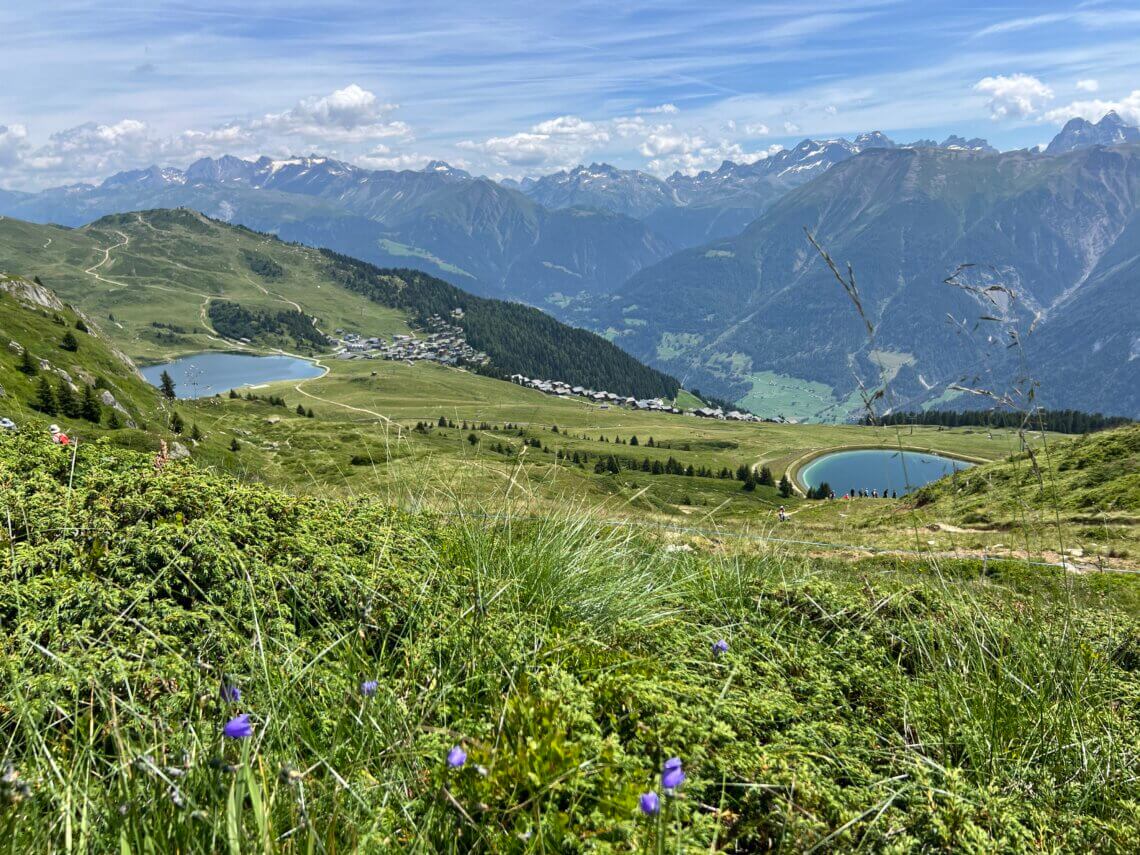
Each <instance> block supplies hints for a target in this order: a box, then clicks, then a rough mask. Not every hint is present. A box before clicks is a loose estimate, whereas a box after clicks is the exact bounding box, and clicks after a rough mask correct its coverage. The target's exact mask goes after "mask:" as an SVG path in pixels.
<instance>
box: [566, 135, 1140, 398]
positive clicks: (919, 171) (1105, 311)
mask: <svg viewBox="0 0 1140 855" xmlns="http://www.w3.org/2000/svg"><path fill="white" fill-rule="evenodd" d="M1138 209H1140V146H1134V147H1130V148H1127V149H1123V150H1114V149H1113V150H1106V149H1100V148H1093V149H1082V150H1078V151H1076V152H1073V153H1070V154H1068V155H1064V156H1060V157H1056V158H1047V157H1041V156H1039V155H1035V154H1033V153H1030V152H1011V153H1008V154H1003V155H988V154H983V153H982V152H980V151H966V150H955V149H952V148H945V149H944V148H941V147H939V148H925V147H919V148H909V147H908V148H898V149H887V148H882V149H876V150H867V151H864V152H862V153H861V154H859V155H858V156H855V157H850V158H847V159H846V160H844V161H842V162H841V163H838V164H836V165H834V166H833V167H831V168H830V169H828V170H826V171H825V172H823V174H822V175H821V176H820V177H819V178H817V179H816V180H814V181H812V182H810V183H807V184H805V185H803V186H801V187H799V188H797V189H795V190H792V191H791V192H789V193H788V194H787V195H785V196H784V197H783V198H782V199H780V200H779V201H778V202H776V203H775V204H774V205H773V206H772V207H771V208H769V210H768V211H767V212H766V213H765V214H764V215H763V216H762V217H760V218H759V219H758V220H756V221H755V222H754V223H752V225H750V226H749V227H748V228H747V229H746V230H745V231H744V232H743V233H741V234H740V235H738V236H736V237H733V238H730V239H727V240H721V241H716V242H713V243H710V244H708V245H705V246H703V247H700V248H695V249H689V250H686V251H684V252H681V253H678V254H677V255H674V256H672V257H670V258H669V259H666V260H665V261H663V262H661V263H660V264H658V265H655V266H653V267H650V268H647V269H646V270H643V271H641V272H640V273H638V274H637V275H635V276H634V277H633V278H632V279H631V280H630V281H629V283H627V285H626V286H625V287H624V288H622V289H621V290H620V291H619V292H618V294H616V295H615V296H614V297H613V298H612V299H611V300H609V301H607V302H606V303H605V304H604V305H601V306H598V307H596V316H595V317H594V318H593V319H592V320H588V321H587V322H589V323H591V324H593V325H594V326H595V327H596V328H598V329H609V330H611V337H613V338H614V340H615V341H617V342H619V343H620V344H621V345H622V346H623V347H625V348H626V349H628V350H630V351H631V352H632V353H634V354H635V355H637V356H640V357H641V358H643V359H645V360H648V361H650V362H651V363H652V364H655V365H657V366H659V367H661V368H663V369H665V370H668V371H671V372H673V373H674V374H676V375H677V376H680V377H684V378H687V381H688V382H689V383H690V384H691V385H694V386H699V387H700V388H701V389H703V390H705V391H710V392H714V393H716V394H720V395H722V396H725V397H732V398H733V399H741V398H743V397H745V396H747V395H748V394H749V393H750V392H752V391H753V382H754V378H755V377H756V376H757V375H758V373H759V372H764V371H771V372H775V373H776V374H779V375H783V376H785V377H788V378H793V379H795V380H798V381H811V382H815V383H819V384H823V385H824V386H826V387H829V388H830V390H831V398H832V407H833V411H834V412H836V413H843V414H846V413H847V412H849V411H851V410H852V409H854V408H856V406H857V402H858V396H857V394H856V384H857V381H856V379H855V376H856V375H858V376H860V377H861V378H863V380H864V381H865V382H867V383H868V385H874V383H875V382H876V381H877V379H878V377H879V372H880V366H883V370H887V371H888V373H890V374H892V375H893V378H894V379H893V382H892V388H893V390H894V393H895V394H896V395H897V396H898V401H899V402H900V403H901V402H903V401H909V402H911V403H914V402H928V401H932V400H935V399H938V398H940V396H943V395H945V394H946V393H947V388H948V386H949V385H950V384H952V383H961V384H963V385H966V386H969V387H985V388H989V389H993V388H995V387H997V388H998V389H999V390H1004V389H1005V388H1006V387H1008V385H1009V384H1010V383H1011V382H1012V380H1013V379H1014V378H1015V377H1016V376H1017V375H1019V374H1020V373H1022V371H1023V370H1022V368H1021V366H1020V365H1019V364H1017V361H1016V358H1015V355H1016V356H1020V355H1021V354H1023V353H1024V355H1025V356H1026V358H1027V360H1029V361H1028V362H1027V365H1028V370H1029V373H1030V374H1031V375H1032V376H1034V377H1038V378H1039V379H1040V380H1041V381H1042V386H1041V388H1040V389H1039V390H1038V393H1037V394H1038V398H1037V403H1047V404H1049V405H1050V406H1059V407H1064V406H1079V407H1083V408H1089V409H1097V410H1101V411H1104V412H1108V413H1122V414H1128V415H1136V414H1140V316H1138V315H1137V313H1136V310H1135V306H1136V301H1137V291H1136V283H1137V281H1138V278H1137V276H1138V274H1140V261H1138V259H1140V213H1138ZM805 226H806V227H807V228H809V229H810V230H811V231H812V232H813V233H814V234H815V235H816V236H817V237H818V239H819V241H820V243H821V244H822V245H823V246H824V247H825V248H827V249H828V250H829V252H830V253H831V254H832V256H833V257H834V258H835V259H836V261H837V262H838V263H839V264H841V265H842V264H845V263H846V262H847V261H850V262H851V263H852V265H853V267H854V270H855V274H856V277H857V282H858V287H859V291H860V295H861V298H862V303H863V306H864V309H865V311H866V313H867V316H868V319H869V320H870V322H871V323H872V324H873V325H874V327H875V341H874V344H873V345H869V344H868V342H867V330H866V326H865V324H864V322H863V320H861V319H860V318H859V317H858V316H857V314H856V313H855V311H854V309H853V306H852V304H851V301H850V299H849V298H848V296H847V295H846V294H845V293H844V292H843V290H842V289H841V288H840V286H839V284H838V283H837V282H836V281H835V280H834V277H833V276H832V274H831V273H830V271H828V269H827V268H826V267H825V266H824V265H823V263H822V262H821V260H820V259H819V257H818V255H817V254H816V253H815V251H814V250H813V249H812V248H811V246H810V245H809V244H808V242H807V240H806V238H805V236H804V232H803V229H804V227H805ZM963 262H971V263H975V264H976V265H977V266H976V267H973V268H967V269H966V270H965V271H964V272H963V273H962V274H961V276H960V279H961V283H960V284H961V285H962V286H964V287H958V288H956V287H951V286H949V285H946V284H944V283H943V280H944V279H945V278H946V277H947V276H948V275H949V274H950V273H952V272H953V271H954V270H955V269H956V268H957V266H958V265H959V264H961V263H963ZM997 285H1001V286H1003V287H1004V288H1007V289H1008V291H1009V293H1012V294H1013V299H1012V300H1009V299H1007V297H1006V293H1007V292H1005V291H999V290H996V289H994V288H993V287H992V286H997ZM949 318H953V319H955V322H954V323H951V322H950V321H949ZM1011 326H1016V327H1017V328H1018V329H1020V331H1021V336H1022V338H1021V342H1022V344H1023V349H1017V348H1014V349H1013V350H1010V349H1008V345H1010V344H1011V343H1012V340H1011V339H1010V338H1009V336H1008V328H1010V327H1011ZM1031 327H1033V332H1032V334H1029V332H1028V331H1029V329H1030V328H1031ZM872 348H873V349H874V351H875V356H874V358H872V354H871V352H870V351H871V349H872ZM853 396H854V397H853ZM951 396H952V395H951ZM825 397H826V396H825ZM943 400H945V399H943ZM962 403H963V402H962V401H957V402H956V404H958V405H961V404H962ZM968 403H973V404H984V401H974V402H968Z"/></svg>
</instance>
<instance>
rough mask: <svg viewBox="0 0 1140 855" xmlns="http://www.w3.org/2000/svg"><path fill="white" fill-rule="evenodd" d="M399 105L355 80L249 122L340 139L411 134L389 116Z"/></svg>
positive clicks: (269, 128)
mask: <svg viewBox="0 0 1140 855" xmlns="http://www.w3.org/2000/svg"><path fill="white" fill-rule="evenodd" d="M396 107H397V105H395V104H381V103H380V102H379V101H378V100H377V98H376V96H375V95H374V94H373V93H372V92H369V91H368V90H367V89H362V88H361V87H360V86H357V85H356V84H355V83H353V84H350V85H348V86H346V87H344V88H343V89H337V90H336V91H335V92H332V93H330V94H328V95H324V96H321V97H313V98H305V99H303V100H301V101H299V102H298V103H297V104H296V105H295V106H293V107H291V108H289V109H288V110H285V111H284V112H282V113H269V114H267V115H265V116H263V117H262V118H260V119H255V120H253V121H251V122H249V123H248V125H247V126H248V128H249V129H250V130H252V131H270V132H274V133H278V134H284V135H288V136H300V137H308V138H312V139H318V140H335V141H338V142H360V141H366V140H370V139H381V138H388V137H410V136H411V129H410V128H409V127H408V125H407V124H405V123H404V122H401V121H388V120H387V119H386V114H387V113H389V112H391V111H392V110H395V109H396ZM236 124H238V125H241V124H242V123H240V122H239V123H236Z"/></svg>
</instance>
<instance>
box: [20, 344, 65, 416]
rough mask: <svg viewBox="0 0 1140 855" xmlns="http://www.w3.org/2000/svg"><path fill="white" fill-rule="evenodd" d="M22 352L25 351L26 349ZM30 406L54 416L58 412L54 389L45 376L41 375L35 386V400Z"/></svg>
mask: <svg viewBox="0 0 1140 855" xmlns="http://www.w3.org/2000/svg"><path fill="white" fill-rule="evenodd" d="M24 352H25V353H27V351H24ZM32 406H33V407H35V408H36V409H37V410H39V411H40V412H41V413H43V414H44V415H48V416H54V415H55V414H56V413H58V412H59V404H58V403H57V402H56V399H55V391H54V390H53V389H52V388H51V383H49V382H48V379H47V378H46V377H41V378H40V382H39V384H38V385H37V386H36V400H35V401H34V402H33V403H32Z"/></svg>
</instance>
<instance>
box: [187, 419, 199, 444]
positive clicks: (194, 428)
mask: <svg viewBox="0 0 1140 855" xmlns="http://www.w3.org/2000/svg"><path fill="white" fill-rule="evenodd" d="M190 438H191V439H192V440H194V441H195V442H201V441H202V431H200V430H198V423H197V422H195V423H194V424H192V425H190Z"/></svg>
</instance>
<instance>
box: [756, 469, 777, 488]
mask: <svg viewBox="0 0 1140 855" xmlns="http://www.w3.org/2000/svg"><path fill="white" fill-rule="evenodd" d="M756 483H758V484H760V486H762V487H775V486H776V479H775V478H773V477H772V470H771V469H769V468H768V467H767V466H761V467H760V477H759V478H757V479H756Z"/></svg>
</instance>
